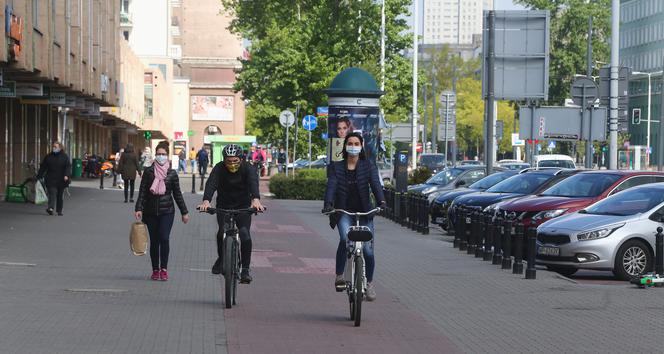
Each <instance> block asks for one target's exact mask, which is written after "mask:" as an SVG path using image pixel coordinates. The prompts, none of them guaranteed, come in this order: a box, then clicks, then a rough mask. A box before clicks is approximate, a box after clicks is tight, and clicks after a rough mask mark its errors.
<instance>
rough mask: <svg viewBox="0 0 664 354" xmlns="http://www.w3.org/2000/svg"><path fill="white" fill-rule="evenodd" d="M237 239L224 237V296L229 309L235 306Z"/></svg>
mask: <svg viewBox="0 0 664 354" xmlns="http://www.w3.org/2000/svg"><path fill="white" fill-rule="evenodd" d="M236 247H237V246H236V244H235V239H234V238H233V237H230V236H226V238H225V239H224V295H225V296H224V298H225V304H226V308H227V309H229V308H231V307H232V306H233V302H234V299H233V284H234V283H235V280H236V279H235V278H236V277H237V271H236V269H235V267H236V266H235V265H236V264H237V259H236V254H237V251H236V250H235V248H236Z"/></svg>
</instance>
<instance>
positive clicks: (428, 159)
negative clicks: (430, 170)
mask: <svg viewBox="0 0 664 354" xmlns="http://www.w3.org/2000/svg"><path fill="white" fill-rule="evenodd" d="M444 162H445V156H443V155H422V156H420V164H421V165H423V166H437V165H442V164H443V163H444Z"/></svg>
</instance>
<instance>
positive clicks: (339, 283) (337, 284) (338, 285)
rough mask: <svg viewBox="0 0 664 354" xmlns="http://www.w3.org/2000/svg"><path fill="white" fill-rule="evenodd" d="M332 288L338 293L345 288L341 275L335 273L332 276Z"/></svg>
mask: <svg viewBox="0 0 664 354" xmlns="http://www.w3.org/2000/svg"><path fill="white" fill-rule="evenodd" d="M334 289H335V290H336V291H337V292H338V293H340V292H342V291H344V290H346V281H345V280H344V276H343V275H337V276H336V277H335V278H334Z"/></svg>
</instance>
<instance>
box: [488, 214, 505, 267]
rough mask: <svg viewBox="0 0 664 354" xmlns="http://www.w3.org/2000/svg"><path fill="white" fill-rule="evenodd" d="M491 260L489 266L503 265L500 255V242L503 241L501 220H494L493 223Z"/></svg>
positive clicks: (501, 254)
mask: <svg viewBox="0 0 664 354" xmlns="http://www.w3.org/2000/svg"><path fill="white" fill-rule="evenodd" d="M493 225H494V229H493V259H492V261H491V264H493V265H499V264H502V263H503V253H502V240H503V232H504V230H503V229H504V228H505V227H504V226H503V219H502V218H496V221H495V222H494V223H493Z"/></svg>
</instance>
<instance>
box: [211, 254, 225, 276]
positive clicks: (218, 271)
mask: <svg viewBox="0 0 664 354" xmlns="http://www.w3.org/2000/svg"><path fill="white" fill-rule="evenodd" d="M221 268H223V267H222V264H221V258H217V260H216V261H215V262H214V265H213V266H212V274H222V273H223V270H222V269H221Z"/></svg>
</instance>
